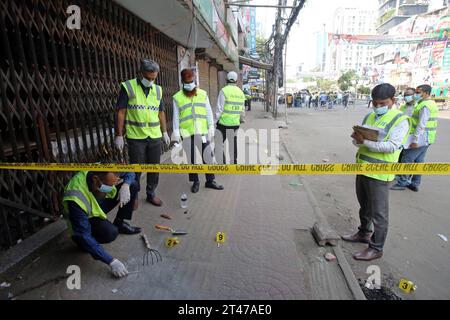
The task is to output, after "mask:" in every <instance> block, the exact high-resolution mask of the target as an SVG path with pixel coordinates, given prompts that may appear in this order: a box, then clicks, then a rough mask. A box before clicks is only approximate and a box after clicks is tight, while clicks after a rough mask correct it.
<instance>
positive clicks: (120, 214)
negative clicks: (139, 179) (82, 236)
mask: <svg viewBox="0 0 450 320" xmlns="http://www.w3.org/2000/svg"><path fill="white" fill-rule="evenodd" d="M121 187H122V184H121V185H119V186H117V196H116V197H115V198H114V199H104V200H103V201H100V202H99V205H100V208H102V210H103V212H104V213H106V214H108V213H110V212H111V211H112V210H113V209H114V208H115V207H117V205H118V204H119V191H120V188H121ZM130 193H131V200H130V202H128V203H127V204H126V205H124V206H123V207H122V208H119V210H118V211H117V215H116V219H115V221H114V222H120V221H123V220H131V219H132V218H133V210H134V209H133V208H134V201H135V200H136V197H137V195H138V186H137V184H136V183H132V184H131V185H130ZM89 223H90V224H91V231H92V236H93V237H94V238H95V240H97V242H98V243H100V244H105V243H111V242H113V241H114V240H115V239H116V238H117V235H118V234H119V232H118V230H117V227H116V226H115V225H114V224H113V223H111V222H110V221H109V220H103V219H100V218H91V219H89Z"/></svg>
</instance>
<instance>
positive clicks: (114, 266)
mask: <svg viewBox="0 0 450 320" xmlns="http://www.w3.org/2000/svg"><path fill="white" fill-rule="evenodd" d="M109 266H110V267H111V273H112V274H113V275H114V276H115V277H117V278H123V277H125V276H126V275H127V274H128V270H127V268H125V265H124V264H123V263H122V262H120V261H119V260H117V259H114V260H113V262H111V264H110V265H109Z"/></svg>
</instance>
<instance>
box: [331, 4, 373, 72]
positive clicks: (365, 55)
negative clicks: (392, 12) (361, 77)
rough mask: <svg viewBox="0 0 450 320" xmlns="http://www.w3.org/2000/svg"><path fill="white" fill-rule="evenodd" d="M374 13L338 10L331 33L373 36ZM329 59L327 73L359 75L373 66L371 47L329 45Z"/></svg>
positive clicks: (371, 11) (355, 9)
mask: <svg viewBox="0 0 450 320" xmlns="http://www.w3.org/2000/svg"><path fill="white" fill-rule="evenodd" d="M375 23H376V13H375V12H374V11H373V10H368V9H361V8H339V9H337V10H336V12H335V14H334V19H333V29H332V30H333V33H335V34H349V35H372V34H375V33H376V32H375ZM329 48H330V55H331V56H330V58H329V59H328V61H329V66H328V67H327V71H329V72H333V73H336V74H339V73H340V72H344V71H348V70H355V71H356V72H358V73H360V72H362V70H363V69H367V68H370V67H371V66H372V64H373V54H372V47H371V46H366V45H359V44H347V45H335V44H334V43H332V42H331V43H330V47H329Z"/></svg>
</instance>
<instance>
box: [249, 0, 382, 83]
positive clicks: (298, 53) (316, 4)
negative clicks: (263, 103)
mask: <svg viewBox="0 0 450 320" xmlns="http://www.w3.org/2000/svg"><path fill="white" fill-rule="evenodd" d="M292 3H293V0H288V4H289V5H292ZM251 4H265V5H277V4H278V0H253V1H251ZM339 7H356V8H360V7H364V8H366V9H374V10H376V9H377V8H378V0H307V1H306V3H305V6H304V7H303V9H302V10H301V11H300V14H299V17H298V20H297V22H298V23H297V24H295V25H294V26H293V27H292V29H291V32H290V34H289V40H288V52H287V67H288V72H287V73H288V78H289V77H292V76H294V75H295V73H296V70H297V67H298V66H299V65H300V64H302V63H303V64H304V70H310V69H312V68H314V66H315V62H316V38H315V35H314V33H315V32H317V31H320V30H321V29H323V24H326V30H327V32H331V31H332V30H331V28H332V21H333V16H334V12H335V11H336V9H338V8H339ZM286 10H287V12H289V10H291V9H286ZM275 16H276V9H275V8H257V9H256V19H257V23H258V22H259V23H260V26H261V31H262V32H263V34H265V35H266V36H267V37H269V36H270V34H271V33H272V25H273V24H274V23H275Z"/></svg>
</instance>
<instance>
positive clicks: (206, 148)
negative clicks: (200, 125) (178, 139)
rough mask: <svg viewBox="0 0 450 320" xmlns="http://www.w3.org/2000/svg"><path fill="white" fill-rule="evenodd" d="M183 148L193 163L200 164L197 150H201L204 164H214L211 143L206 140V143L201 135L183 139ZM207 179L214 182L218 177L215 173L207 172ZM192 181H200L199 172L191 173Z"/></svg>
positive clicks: (190, 179)
mask: <svg viewBox="0 0 450 320" xmlns="http://www.w3.org/2000/svg"><path fill="white" fill-rule="evenodd" d="M183 149H184V151H185V152H186V154H187V158H188V159H189V161H190V163H191V164H198V163H197V159H196V153H197V150H198V151H200V150H201V157H202V163H203V164H212V159H213V152H212V150H211V144H210V143H209V142H208V141H206V142H205V143H204V142H203V140H202V136H201V135H193V136H191V137H190V138H187V139H184V140H183ZM205 176H206V181H208V182H212V181H214V180H215V179H216V177H215V175H214V174H210V173H206V174H205ZM189 181H190V182H199V178H198V174H197V173H190V174H189Z"/></svg>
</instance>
